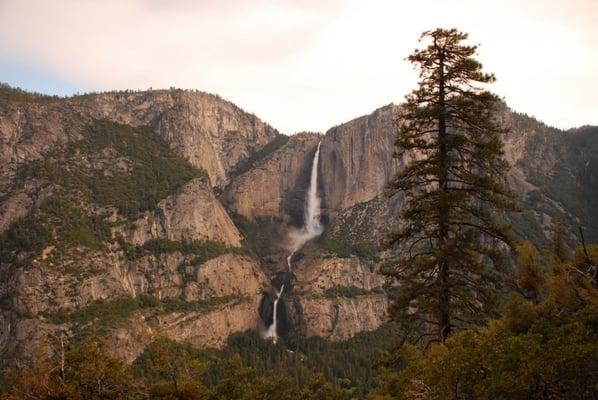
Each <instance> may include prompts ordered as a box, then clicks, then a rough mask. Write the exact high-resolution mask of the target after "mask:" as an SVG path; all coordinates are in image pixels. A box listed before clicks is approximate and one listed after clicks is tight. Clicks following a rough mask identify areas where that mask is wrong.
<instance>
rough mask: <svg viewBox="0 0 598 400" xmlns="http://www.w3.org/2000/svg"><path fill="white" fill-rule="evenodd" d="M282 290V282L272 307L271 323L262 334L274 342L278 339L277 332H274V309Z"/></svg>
mask: <svg viewBox="0 0 598 400" xmlns="http://www.w3.org/2000/svg"><path fill="white" fill-rule="evenodd" d="M283 291H284V283H283V284H282V286H281V287H280V292H278V294H277V295H276V300H274V307H273V309H272V325H270V326H269V327H268V330H267V331H266V333H265V334H264V337H265V338H266V339H272V341H273V342H274V343H276V341H277V340H278V334H277V333H276V322H277V321H276V309H277V308H278V300H280V296H281V295H282V292H283Z"/></svg>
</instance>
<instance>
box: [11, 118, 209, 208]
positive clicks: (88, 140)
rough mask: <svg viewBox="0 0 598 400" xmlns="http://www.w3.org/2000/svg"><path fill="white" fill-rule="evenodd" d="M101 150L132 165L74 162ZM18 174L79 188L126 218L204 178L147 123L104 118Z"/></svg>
mask: <svg viewBox="0 0 598 400" xmlns="http://www.w3.org/2000/svg"><path fill="white" fill-rule="evenodd" d="M104 150H112V151H115V152H116V154H115V155H113V156H111V157H112V158H115V157H125V158H126V159H127V160H128V161H129V162H130V163H131V170H130V171H128V172H118V171H115V172H110V173H106V171H103V170H94V169H90V168H87V167H85V166H82V165H78V164H77V160H79V159H81V158H82V157H83V156H85V157H92V156H94V155H97V154H101V153H102V151H104ZM73 164H74V165H73ZM18 173H19V176H20V180H25V179H27V178H37V179H46V180H48V181H50V182H52V183H54V184H57V185H60V186H62V187H64V188H66V189H73V190H77V191H80V192H81V193H83V194H85V195H86V196H88V197H89V201H91V202H94V203H97V204H101V205H107V206H114V207H117V208H118V209H119V210H120V211H121V213H123V214H124V215H125V216H127V217H131V218H133V217H136V216H137V214H138V213H140V212H143V211H146V210H152V209H154V208H155V207H156V205H157V203H158V201H160V200H161V199H163V198H165V197H167V196H168V195H170V194H172V193H174V192H175V191H176V190H177V189H178V188H179V187H180V186H181V185H183V184H184V183H186V182H188V181H189V180H191V179H193V178H196V177H204V178H205V177H206V174H205V172H203V171H200V170H197V169H196V168H194V167H192V166H191V165H190V164H189V163H188V162H187V161H186V160H185V159H183V158H182V157H179V156H177V155H175V154H174V153H173V152H172V151H171V150H170V148H169V147H168V144H167V143H166V142H165V141H164V140H163V139H162V138H161V137H159V136H158V135H157V134H155V133H154V132H152V131H151V130H150V129H149V128H147V127H145V128H136V127H132V126H129V125H122V124H117V123H115V122H110V121H106V120H96V121H94V122H93V123H92V124H90V125H89V126H87V128H86V129H85V131H84V133H83V139H81V140H80V141H78V142H73V143H71V144H70V145H69V146H68V147H67V148H66V150H65V154H61V153H56V154H50V155H48V157H46V158H44V159H41V160H36V161H33V162H31V163H28V164H25V165H24V166H22V167H21V168H20V169H19V171H18Z"/></svg>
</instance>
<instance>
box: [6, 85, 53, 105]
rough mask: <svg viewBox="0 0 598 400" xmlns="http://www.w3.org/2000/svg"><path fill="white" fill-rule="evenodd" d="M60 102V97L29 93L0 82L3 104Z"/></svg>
mask: <svg viewBox="0 0 598 400" xmlns="http://www.w3.org/2000/svg"><path fill="white" fill-rule="evenodd" d="M58 100H60V97H58V96H48V95H46V94H42V93H36V92H27V91H25V90H23V89H19V88H13V87H11V86H10V85H9V84H7V83H4V82H0V102H1V103H51V102H56V101H58Z"/></svg>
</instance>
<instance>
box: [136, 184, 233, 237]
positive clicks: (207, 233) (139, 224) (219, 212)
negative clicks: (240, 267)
mask: <svg viewBox="0 0 598 400" xmlns="http://www.w3.org/2000/svg"><path fill="white" fill-rule="evenodd" d="M134 225H135V229H134V230H132V231H131V232H130V233H129V234H128V239H129V241H130V242H132V243H134V244H137V245H141V244H143V243H145V242H146V241H148V240H150V239H158V238H164V239H169V240H175V241H205V240H213V241H218V242H222V243H224V244H225V245H227V246H230V247H239V246H240V245H241V234H240V233H239V231H238V230H237V227H236V226H235V225H234V224H233V222H232V221H231V219H230V217H229V215H228V213H227V212H226V210H225V209H224V207H223V206H222V204H221V203H220V202H219V201H218V199H216V197H215V196H214V194H213V192H212V189H211V188H210V186H209V184H208V182H207V181H206V180H205V179H202V178H197V179H194V180H192V181H191V182H189V183H187V184H186V185H184V186H183V187H182V188H181V189H180V190H179V191H178V192H177V193H176V194H174V195H172V196H169V197H168V198H166V199H164V200H162V201H160V203H158V206H157V208H156V210H155V211H152V212H145V213H144V215H143V217H141V218H139V219H138V220H137V221H135V223H134Z"/></svg>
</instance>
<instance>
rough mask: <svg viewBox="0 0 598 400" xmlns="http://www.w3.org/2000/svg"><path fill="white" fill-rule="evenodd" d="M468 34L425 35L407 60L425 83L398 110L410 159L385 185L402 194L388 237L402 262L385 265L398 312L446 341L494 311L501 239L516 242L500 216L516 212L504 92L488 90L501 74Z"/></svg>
mask: <svg viewBox="0 0 598 400" xmlns="http://www.w3.org/2000/svg"><path fill="white" fill-rule="evenodd" d="M467 37H468V35H467V34H466V33H462V32H459V31H457V30H456V29H450V30H445V29H440V28H438V29H436V30H434V31H428V32H424V33H423V34H422V37H421V38H422V40H426V41H427V42H428V46H427V47H425V48H422V49H416V50H415V52H414V53H413V54H412V55H410V56H409V57H408V59H409V61H411V62H412V63H413V64H415V66H416V67H417V69H418V70H419V76H420V81H419V87H418V88H417V89H416V90H414V91H413V92H412V93H411V94H409V95H408V96H407V98H406V104H405V105H404V106H402V107H401V113H400V115H399V117H398V127H399V129H398V131H399V132H398V136H397V140H396V142H395V146H396V150H397V156H399V157H403V156H407V157H406V158H403V160H405V161H406V162H405V166H404V167H403V168H402V169H401V170H400V171H398V172H397V174H396V175H395V176H394V177H393V178H392V179H391V180H390V182H389V183H388V190H387V191H388V195H390V196H392V195H395V194H404V196H405V200H404V202H403V203H402V206H401V211H400V217H401V220H400V227H399V229H398V230H396V231H395V232H393V233H392V234H391V235H389V237H388V240H387V244H388V246H389V247H390V248H391V249H392V250H394V253H395V257H394V258H395V259H394V260H393V262H392V263H388V264H387V268H385V270H384V272H385V273H386V274H387V275H388V276H391V277H395V278H397V279H398V281H399V282H400V283H401V292H400V294H399V296H398V297H397V299H396V302H395V306H394V308H393V318H396V319H397V320H400V321H401V322H402V323H404V324H414V325H415V324H417V323H418V322H419V321H421V319H422V317H423V318H425V319H426V320H427V321H428V325H430V326H432V327H433V330H434V333H435V334H436V336H437V338H438V340H440V341H444V340H446V338H447V336H448V335H449V334H450V332H451V331H452V330H453V329H459V328H464V327H467V326H470V325H475V324H477V323H480V322H482V321H483V320H484V319H485V318H487V317H488V316H489V315H491V313H492V312H493V310H494V308H495V305H496V298H497V295H498V294H499V293H500V290H501V286H502V285H501V284H502V282H501V281H502V272H503V271H504V270H505V269H506V262H505V257H504V251H502V246H501V244H506V245H509V246H512V245H513V241H512V238H511V234H510V228H509V225H508V224H506V223H505V222H504V218H501V217H500V213H499V212H508V211H515V210H516V209H517V207H516V204H515V203H514V201H513V194H512V193H511V192H510V190H509V189H508V188H507V187H506V186H505V183H506V179H505V174H506V172H507V171H508V163H507V162H506V161H505V160H504V158H503V141H502V136H503V134H504V133H505V132H506V131H505V129H503V128H502V127H500V126H499V125H498V122H497V120H496V119H495V117H494V113H495V112H496V110H497V107H498V104H499V98H498V97H497V96H496V95H494V94H492V93H490V92H488V91H486V90H484V84H487V83H491V82H493V81H494V76H493V75H491V74H486V73H484V72H483V71H482V65H481V64H480V63H479V62H478V61H477V60H475V59H474V58H473V56H474V55H475V53H476V49H477V46H469V45H466V44H464V43H463V41H464V40H466V39H467ZM413 154H418V157H410V156H412V155H413ZM414 309H416V310H417V312H416V313H413V312H412V311H413V310H414Z"/></svg>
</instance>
